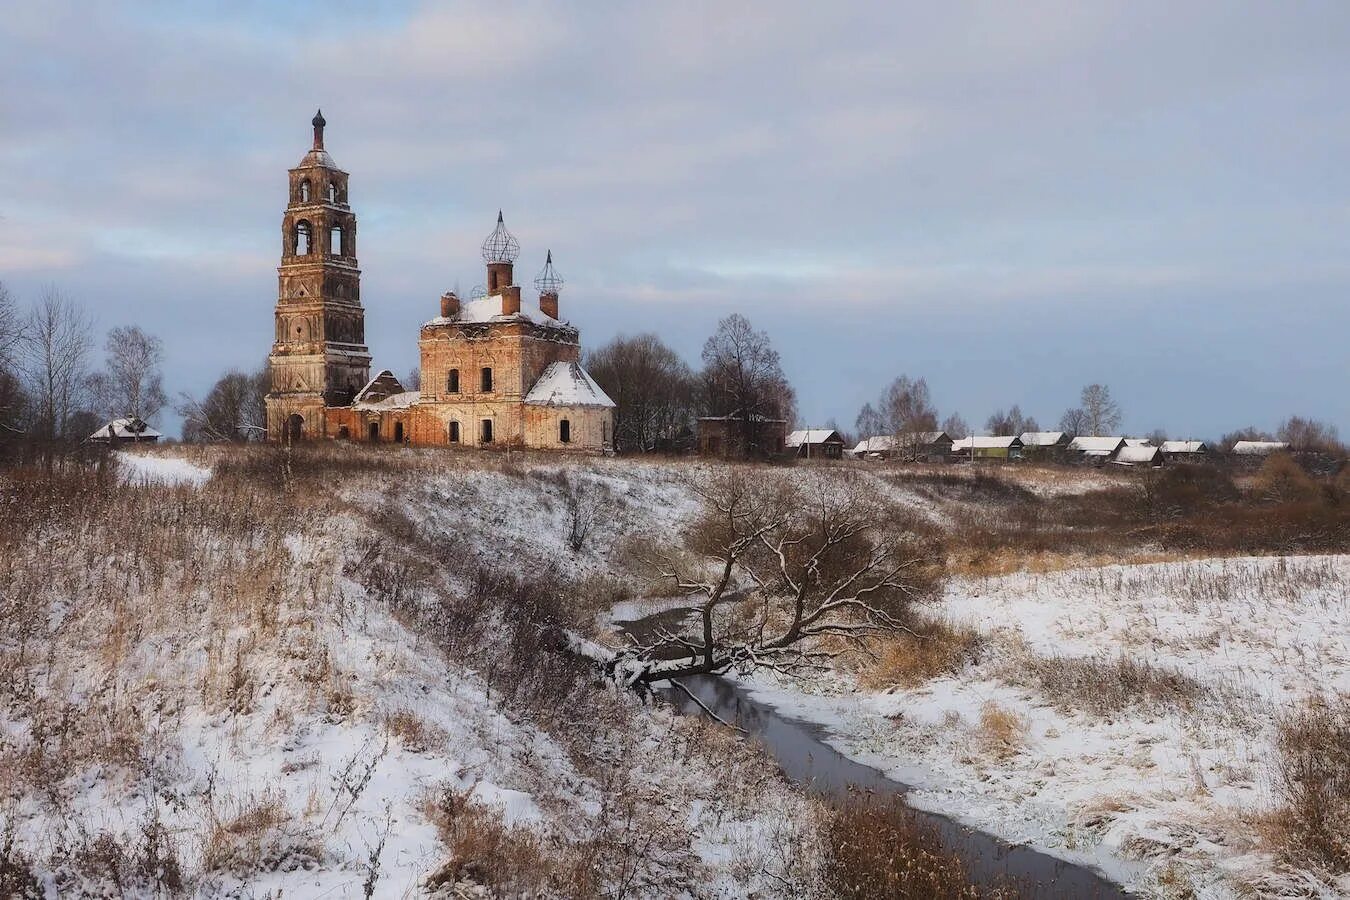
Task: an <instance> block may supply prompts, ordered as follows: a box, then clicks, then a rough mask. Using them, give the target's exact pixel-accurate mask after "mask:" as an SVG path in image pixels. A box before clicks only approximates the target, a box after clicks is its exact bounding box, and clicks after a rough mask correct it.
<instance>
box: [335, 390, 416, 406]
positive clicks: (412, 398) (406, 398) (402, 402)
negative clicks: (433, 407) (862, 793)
mask: <svg viewBox="0 0 1350 900" xmlns="http://www.w3.org/2000/svg"><path fill="white" fill-rule="evenodd" d="M421 399H422V392H421V391H401V392H400V393H397V394H390V395H389V396H387V397H384V398H381V399H379V400H376V399H370V400H357V401H356V402H354V403H353V404H352V408H353V409H368V410H369V409H407V408H408V407H410V406H412V405H413V404H414V403H416V402H417V401H418V400H421Z"/></svg>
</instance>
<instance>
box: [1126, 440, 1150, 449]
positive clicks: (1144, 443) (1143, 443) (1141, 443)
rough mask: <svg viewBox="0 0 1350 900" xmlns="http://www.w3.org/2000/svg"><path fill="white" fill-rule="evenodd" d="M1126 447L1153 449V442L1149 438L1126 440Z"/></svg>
mask: <svg viewBox="0 0 1350 900" xmlns="http://www.w3.org/2000/svg"><path fill="white" fill-rule="evenodd" d="M1125 446H1126V447H1152V446H1153V441H1151V440H1149V439H1148V438H1126V439H1125Z"/></svg>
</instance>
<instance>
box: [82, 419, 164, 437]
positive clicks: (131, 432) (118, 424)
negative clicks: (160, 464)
mask: <svg viewBox="0 0 1350 900" xmlns="http://www.w3.org/2000/svg"><path fill="white" fill-rule="evenodd" d="M159 438H160V433H159V432H158V431H156V430H155V429H153V428H151V427H150V425H149V424H148V423H147V422H146V421H145V420H144V419H141V418H138V417H136V416H126V417H125V418H121V419H113V420H112V421H111V422H109V423H108V424H107V425H104V426H103V427H102V428H100V429H99V430H98V431H95V432H94V433H93V434H91V435H89V440H91V441H93V442H94V443H95V444H153V443H154V442H155V441H157V440H159Z"/></svg>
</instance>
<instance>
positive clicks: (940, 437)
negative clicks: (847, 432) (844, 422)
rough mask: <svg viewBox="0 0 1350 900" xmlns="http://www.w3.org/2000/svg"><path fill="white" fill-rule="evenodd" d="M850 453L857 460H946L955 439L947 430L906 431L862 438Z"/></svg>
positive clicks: (948, 457)
mask: <svg viewBox="0 0 1350 900" xmlns="http://www.w3.org/2000/svg"><path fill="white" fill-rule="evenodd" d="M849 453H850V454H852V455H853V456H855V457H857V458H858V459H902V460H905V461H907V462H946V461H947V460H948V459H950V458H951V455H952V439H951V435H949V434H947V432H945V431H905V432H901V433H900V434H883V435H878V436H876V437H870V438H867V439H866V440H863V441H859V442H858V445H857V446H856V447H854V448H853V449H852V450H850V451H849Z"/></svg>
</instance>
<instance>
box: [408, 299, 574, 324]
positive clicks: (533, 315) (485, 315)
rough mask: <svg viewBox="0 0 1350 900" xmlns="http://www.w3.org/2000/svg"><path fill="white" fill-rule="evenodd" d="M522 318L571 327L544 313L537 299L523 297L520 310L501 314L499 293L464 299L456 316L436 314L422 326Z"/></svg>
mask: <svg viewBox="0 0 1350 900" xmlns="http://www.w3.org/2000/svg"><path fill="white" fill-rule="evenodd" d="M521 319H524V320H525V321H527V322H533V323H534V324H536V325H551V326H554V327H560V328H567V327H571V326H569V325H567V323H566V322H563V321H561V320H559V319H555V318H553V317H552V316H550V315H548V314H547V313H545V312H544V311H543V310H541V309H540V308H539V304H538V302H537V301H531V300H528V299H526V298H524V297H522V298H521V300H520V312H518V313H516V314H514V315H510V316H507V315H503V314H502V298H501V296H500V295H489V296H487V297H479V298H478V299H477V300H465V301H463V302H461V304H460V307H459V315H456V316H437V317H436V318H434V319H431V320H429V321H428V322H426V323H424V324H423V326H422V327H423V328H426V327H428V326H437V325H457V324H461V323H466V322H467V323H475V322H476V323H489V322H511V321H518V320H521Z"/></svg>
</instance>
